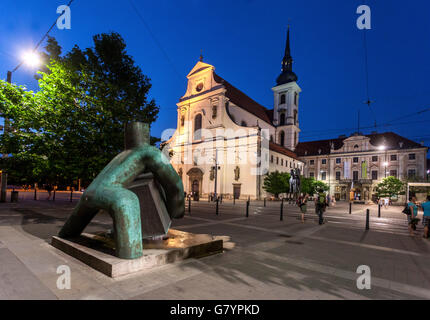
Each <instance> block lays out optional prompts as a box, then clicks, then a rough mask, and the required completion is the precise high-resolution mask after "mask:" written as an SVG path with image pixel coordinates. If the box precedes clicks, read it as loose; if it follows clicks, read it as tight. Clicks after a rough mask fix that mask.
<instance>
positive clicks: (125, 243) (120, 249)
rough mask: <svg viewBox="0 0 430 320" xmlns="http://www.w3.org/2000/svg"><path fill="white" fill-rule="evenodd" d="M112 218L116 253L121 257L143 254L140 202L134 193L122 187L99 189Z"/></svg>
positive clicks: (133, 256) (134, 256)
mask: <svg viewBox="0 0 430 320" xmlns="http://www.w3.org/2000/svg"><path fill="white" fill-rule="evenodd" d="M101 192H103V193H104V194H103V196H104V198H105V200H106V202H107V204H108V205H107V209H108V210H109V213H110V214H111V216H112V218H113V224H114V230H115V243H116V254H117V256H118V257H119V258H121V259H137V258H140V257H141V256H142V255H143V251H142V250H143V246H142V226H141V219H140V203H139V198H138V197H137V195H136V194H135V193H133V192H132V191H130V190H127V189H123V188H119V187H117V188H106V189H104V190H101Z"/></svg>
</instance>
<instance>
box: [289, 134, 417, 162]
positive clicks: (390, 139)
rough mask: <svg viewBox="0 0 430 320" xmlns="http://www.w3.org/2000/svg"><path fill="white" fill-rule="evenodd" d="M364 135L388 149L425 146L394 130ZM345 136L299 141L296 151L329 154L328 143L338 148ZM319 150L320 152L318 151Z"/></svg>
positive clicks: (307, 154)
mask: <svg viewBox="0 0 430 320" xmlns="http://www.w3.org/2000/svg"><path fill="white" fill-rule="evenodd" d="M364 136H365V137H368V138H370V143H371V144H372V145H374V146H379V145H385V146H386V147H387V148H388V150H390V149H393V150H394V149H412V148H425V147H423V146H422V145H421V144H419V143H417V142H414V141H412V140H409V139H407V138H405V137H402V136H399V135H398V134H396V133H394V132H385V133H373V134H367V135H364ZM348 138H349V137H345V138H336V139H331V140H319V141H309V142H300V143H299V144H298V145H297V148H296V153H297V154H298V155H299V156H313V155H319V154H330V150H331V148H330V144H331V143H333V144H334V149H335V150H337V149H340V148H341V147H342V146H343V141H344V140H345V139H348ZM400 142H403V145H402V147H400ZM319 150H321V153H319V152H318V151H319Z"/></svg>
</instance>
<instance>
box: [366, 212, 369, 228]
mask: <svg viewBox="0 0 430 320" xmlns="http://www.w3.org/2000/svg"><path fill="white" fill-rule="evenodd" d="M369 218H370V209H367V212H366V230H369V229H370V227H369Z"/></svg>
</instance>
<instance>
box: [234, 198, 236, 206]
mask: <svg viewBox="0 0 430 320" xmlns="http://www.w3.org/2000/svg"><path fill="white" fill-rule="evenodd" d="M233 205H236V197H233Z"/></svg>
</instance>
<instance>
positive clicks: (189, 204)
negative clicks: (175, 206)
mask: <svg viewBox="0 0 430 320" xmlns="http://www.w3.org/2000/svg"><path fill="white" fill-rule="evenodd" d="M188 213H190V214H191V197H188Z"/></svg>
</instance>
